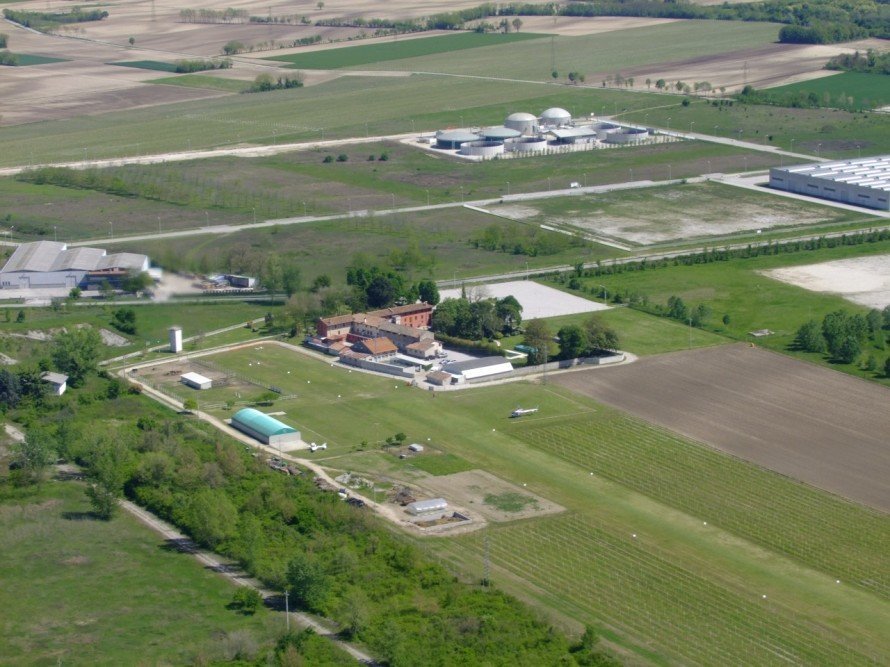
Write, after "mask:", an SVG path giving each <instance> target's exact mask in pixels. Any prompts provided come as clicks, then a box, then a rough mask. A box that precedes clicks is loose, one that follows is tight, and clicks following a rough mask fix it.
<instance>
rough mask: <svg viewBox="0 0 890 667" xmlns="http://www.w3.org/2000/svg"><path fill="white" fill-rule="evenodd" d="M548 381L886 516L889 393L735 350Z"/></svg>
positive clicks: (776, 357)
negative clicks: (881, 512)
mask: <svg viewBox="0 0 890 667" xmlns="http://www.w3.org/2000/svg"><path fill="white" fill-rule="evenodd" d="M552 382H554V383H556V384H560V385H563V386H565V387H568V388H570V389H572V390H574V391H577V392H579V393H582V394H585V395H587V396H591V397H593V398H595V399H596V400H598V401H602V402H603V403H606V404H608V405H612V406H614V407H617V408H619V409H622V410H626V411H628V412H630V413H632V414H635V415H637V416H639V417H642V418H643V419H646V420H648V421H651V422H653V423H656V424H659V425H661V426H664V427H667V428H669V429H672V430H674V431H676V432H678V433H681V434H683V435H686V436H688V437H691V438H694V439H696V440H699V441H702V442H705V443H708V444H710V445H712V446H713V447H715V448H716V449H719V450H721V451H724V452H727V453H729V454H732V455H734V456H738V457H739V458H743V459H746V460H749V461H752V462H754V463H756V464H758V465H761V466H763V467H766V468H770V469H772V470H775V471H777V472H779V473H782V474H784V475H788V476H789V477H794V478H796V479H799V480H801V481H803V482H806V483H808V484H812V485H814V486H817V487H820V488H822V489H825V490H827V491H831V492H833V493H836V494H838V495H841V496H844V497H846V498H849V499H851V500H854V501H857V502H860V503H863V504H866V505H869V506H871V507H874V508H876V509H879V510H883V511H885V512H887V511H890V485H888V482H887V480H888V479H890V390H888V389H886V388H884V387H881V386H879V385H876V384H871V383H869V382H866V381H864V380H859V379H856V378H853V377H850V376H847V375H843V374H842V373H838V372H835V371H832V370H830V369H826V368H821V367H819V366H815V365H811V364H808V363H805V362H801V361H797V360H795V359H792V358H790V357H786V356H783V355H781V354H777V353H773V352H769V351H766V350H762V349H759V348H750V347H747V346H744V345H741V344H739V345H731V346H720V347H716V348H708V349H704V350H694V351H690V352H678V353H674V354H666V355H660V356H656V357H650V358H648V359H641V360H640V361H639V362H637V363H636V364H631V365H628V366H621V367H617V368H605V369H599V370H597V371H596V372H595V373H590V372H584V371H581V372H577V373H571V374H566V375H561V376H559V377H554V378H553V380H552Z"/></svg>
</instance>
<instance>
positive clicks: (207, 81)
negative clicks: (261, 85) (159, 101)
mask: <svg viewBox="0 0 890 667" xmlns="http://www.w3.org/2000/svg"><path fill="white" fill-rule="evenodd" d="M147 83H160V84H164V85H167V86H182V87H184V88H205V89H207V90H222V91H225V92H227V93H240V92H241V91H242V90H244V89H245V88H247V87H249V86H250V82H248V81H238V80H237V79H220V78H219V77H216V76H207V75H206V74H185V75H183V76H165V77H164V78H162V79H151V80H150V81H147Z"/></svg>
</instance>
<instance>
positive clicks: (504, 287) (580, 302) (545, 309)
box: [440, 280, 609, 321]
mask: <svg viewBox="0 0 890 667" xmlns="http://www.w3.org/2000/svg"><path fill="white" fill-rule="evenodd" d="M510 295H513V296H514V297H515V298H516V300H517V301H519V303H520V304H521V305H522V319H523V321H528V320H532V319H535V318H537V317H556V316H558V315H574V314H575V313H590V312H593V311H595V310H608V309H609V306H605V305H603V304H601V303H597V302H596V301H589V300H588V299H582V298H581V297H579V296H575V295H574V294H568V293H566V292H561V291H560V290H558V289H554V288H552V287H547V286H546V285H541V284H540V283H536V282H534V281H532V280H515V281H512V282H508V283H491V284H488V285H473V286H472V287H468V288H467V297H469V298H470V299H473V298H484V297H495V298H498V299H503V298H504V297H505V296H510ZM440 296H441V297H442V299H443V300H444V299H456V298H458V297H459V296H460V290H459V289H447V290H442V292H441V293H440Z"/></svg>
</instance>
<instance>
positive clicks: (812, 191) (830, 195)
mask: <svg viewBox="0 0 890 667" xmlns="http://www.w3.org/2000/svg"><path fill="white" fill-rule="evenodd" d="M769 185H770V187H771V188H776V189H777V190H785V191H787V192H794V193H796V194H800V195H809V196H811V197H820V198H822V199H830V200H832V201H837V202H842V203H844V204H853V205H854V206H863V207H865V208H873V209H878V210H882V211H888V210H890V155H881V156H877V157H867V158H860V159H856V160H839V161H837V162H817V163H813V164H802V165H796V166H793V167H773V168H772V169H770V172H769Z"/></svg>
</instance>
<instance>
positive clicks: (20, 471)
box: [12, 429, 58, 485]
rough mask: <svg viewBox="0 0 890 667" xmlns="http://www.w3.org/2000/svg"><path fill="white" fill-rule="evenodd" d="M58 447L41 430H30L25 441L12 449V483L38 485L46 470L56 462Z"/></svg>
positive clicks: (46, 433) (50, 437) (48, 435)
mask: <svg viewBox="0 0 890 667" xmlns="http://www.w3.org/2000/svg"><path fill="white" fill-rule="evenodd" d="M57 450H58V446H57V444H56V441H55V440H54V439H53V438H52V436H51V435H50V434H49V433H48V432H47V431H44V430H41V429H31V430H29V431H28V432H27V434H26V435H25V439H24V440H22V441H21V442H18V443H16V444H15V445H13V447H12V460H13V463H14V466H12V467H13V468H14V470H13V473H14V475H13V481H14V482H15V483H17V484H22V485H27V484H38V483H40V482H41V481H43V478H44V475H45V474H46V469H47V468H48V467H49V465H50V464H51V463H52V462H53V461H55V460H56V452H57Z"/></svg>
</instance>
